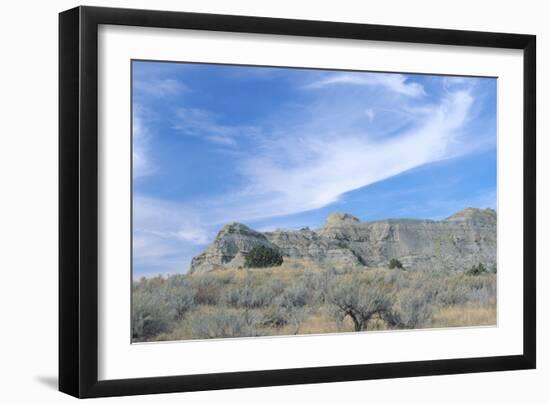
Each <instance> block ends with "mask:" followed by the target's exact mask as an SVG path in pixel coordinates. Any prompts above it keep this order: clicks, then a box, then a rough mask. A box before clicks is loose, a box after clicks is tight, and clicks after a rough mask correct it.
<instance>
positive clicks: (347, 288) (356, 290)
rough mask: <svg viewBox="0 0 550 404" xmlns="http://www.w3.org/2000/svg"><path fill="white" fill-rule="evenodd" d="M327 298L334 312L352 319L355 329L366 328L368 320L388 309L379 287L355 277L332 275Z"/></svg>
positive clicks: (384, 294)
mask: <svg viewBox="0 0 550 404" xmlns="http://www.w3.org/2000/svg"><path fill="white" fill-rule="evenodd" d="M327 300H328V301H329V302H330V303H331V304H332V305H333V308H334V309H335V314H336V315H337V316H338V317H340V319H343V318H345V317H349V318H350V319H351V321H353V328H354V330H355V331H364V330H366V329H367V326H368V322H369V321H370V320H371V319H372V318H373V317H374V316H376V315H379V316H381V315H382V314H383V313H385V312H386V311H387V310H389V309H390V301H389V298H388V296H387V294H386V293H385V292H384V291H383V290H382V289H381V288H380V287H379V285H375V284H372V283H369V282H366V281H364V280H361V279H357V278H356V277H353V276H352V277H344V278H339V277H338V276H336V277H334V278H333V279H331V280H330V281H329V284H328V285H327Z"/></svg>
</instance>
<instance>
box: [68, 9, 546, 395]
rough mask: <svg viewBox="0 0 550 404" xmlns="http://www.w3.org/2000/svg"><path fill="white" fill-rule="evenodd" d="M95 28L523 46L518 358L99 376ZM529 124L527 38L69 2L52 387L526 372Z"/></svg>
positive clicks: (531, 62) (108, 389)
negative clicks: (56, 345)
mask: <svg viewBox="0 0 550 404" xmlns="http://www.w3.org/2000/svg"><path fill="white" fill-rule="evenodd" d="M100 24H113V25H125V26H140V27H159V28H176V29H177V28H180V29H195V30H209V31H226V32H243V33H259V34H277V35H291V36H308V37H319V38H343V39H358V40H371V41H372V40H375V41H378V40H379V41H391V42H405V43H424V44H439V45H449V46H453V45H463V46H476V47H487V48H510V49H520V50H523V61H524V65H523V66H524V77H523V86H524V87H523V142H524V143H523V144H524V156H523V170H524V178H523V180H524V189H523V203H524V211H523V221H524V229H523V230H524V234H523V240H524V244H523V251H524V259H523V354H521V355H513V356H496V357H482V358H467V359H445V360H428V361H416V362H400V363H380V364H364V365H350V366H331V367H313V368H295V369H281V370H262V371H250V372H235V373H218V374H193V375H181V376H170V377H151V378H139V379H123V380H106V381H99V380H98V376H97V371H98V337H97V335H98V323H97V319H98V282H97V280H98V269H97V265H98V139H97V130H98V122H97V120H98V87H97V86H98V65H97V63H98V26H99V25H100ZM535 122H536V37H535V36H534V35H520V34H505V33H490V32H473V31H459V30H444V29H426V28H411V27H397V26H383V25H370V24H351V23H340V22H324V21H309V20H289V19H279V18H263V17H245V16H230V15H214V14H197V13H185V12H167V11H151V10H131V9H113V8H97V7H77V8H73V9H71V10H68V11H64V12H62V13H60V15H59V218H60V219H59V390H60V391H62V392H65V393H67V394H70V395H72V396H75V397H81V398H85V397H105V396H120V395H134V394H151V393H168V392H183V391H197V390H214V389H227V388H244V387H261V386H275V385H292V384H301V383H325V382H337V381H351V380H364V379H382V378H396V377H412V376H427V375H442V374H459V373H470V372H489V371H502V370H515V369H534V368H535V366H536V288H535V286H536V222H535V219H536V213H535V212H536V209H535V208H536V202H535V195H536V171H535V167H536V161H535V158H536V153H535V148H536V138H535V135H536V133H535V130H536V129H535ZM518 214H520V213H519V212H518Z"/></svg>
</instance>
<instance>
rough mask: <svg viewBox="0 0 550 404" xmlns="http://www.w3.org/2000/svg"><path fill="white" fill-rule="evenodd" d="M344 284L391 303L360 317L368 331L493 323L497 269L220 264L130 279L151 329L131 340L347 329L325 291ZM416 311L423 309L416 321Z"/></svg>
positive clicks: (346, 318) (346, 320) (349, 326)
mask: <svg viewBox="0 0 550 404" xmlns="http://www.w3.org/2000/svg"><path fill="white" fill-rule="evenodd" d="M346 284H348V285H350V284H351V285H355V284H357V285H361V286H360V287H359V289H357V288H355V292H354V293H357V294H358V297H359V298H361V295H368V294H369V293H368V292H369V290H367V289H370V288H375V289H376V290H377V291H379V292H381V293H382V295H383V296H385V297H386V300H387V302H388V304H389V305H387V306H386V307H385V308H384V310H385V311H387V312H388V313H391V316H389V317H386V316H384V314H383V312H381V313H379V314H375V315H374V316H372V317H370V318H369V319H368V320H367V321H366V322H365V328H363V329H366V330H385V329H390V328H429V327H435V328H443V327H465V326H485V325H495V324H496V275H495V274H483V275H480V276H467V275H464V274H463V273H454V272H452V273H451V272H447V273H442V272H423V271H402V270H399V269H396V270H389V269H386V268H365V267H355V268H337V269H335V268H328V269H327V268H320V267H318V266H314V265H312V264H311V263H308V262H303V261H299V260H285V262H284V263H283V265H281V266H279V267H274V268H252V269H241V268H239V269H225V270H216V271H212V272H210V273H207V274H200V275H199V274H195V275H191V276H186V275H178V276H174V277H169V278H166V279H161V278H155V279H149V280H140V281H139V282H136V283H135V284H134V289H133V293H134V302H135V303H136V302H137V303H140V304H139V305H136V307H139V310H142V311H143V310H145V311H144V312H140V313H134V314H135V315H136V316H137V317H138V318H141V319H145V320H147V321H149V322H148V323H143V324H142V326H143V327H146V328H143V327H142V328H141V329H146V330H152V331H148V332H147V334H140V333H139V330H137V331H134V341H161V340H164V341H166V340H187V339H196V338H199V339H204V338H230V337H248V336H264V335H265V336H267V335H294V334H324V333H339V332H351V331H354V323H353V322H352V321H351V319H350V317H349V316H347V315H345V313H338V308H337V307H336V306H335V305H334V304H333V303H334V302H332V301H331V300H330V299H329V298H328V295H327V293H330V291H329V289H330V287H332V288H334V287H336V288H339V287H340V285H346ZM327 287H329V289H327ZM178 288H179V289H178ZM361 288H363V289H361ZM365 288H367V289H365ZM166 291H170V293H166ZM178 291H180V292H178ZM363 291H364V292H363ZM183 295H186V296H188V297H189V296H192V298H193V299H194V303H192V304H191V305H183V303H186V301H185V302H184V301H182V299H181V296H183ZM163 296H166V297H163ZM344 296H345V293H344ZM166 299H168V300H166ZM135 303H134V304H135ZM174 305H176V307H178V308H179V309H180V311H179V313H180V315H178V316H177V317H170V316H171V315H172V314H169V313H168V311H170V313H176V312H177V310H174ZM182 310H183V311H182ZM418 313H421V314H423V316H420V320H417V319H416V318H417V317H418V316H417V314H418ZM145 320H144V321H145ZM387 321H389V322H387ZM147 327H148V328H147Z"/></svg>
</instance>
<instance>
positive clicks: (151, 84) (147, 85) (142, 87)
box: [133, 79, 190, 97]
mask: <svg viewBox="0 0 550 404" xmlns="http://www.w3.org/2000/svg"><path fill="white" fill-rule="evenodd" d="M133 88H134V91H136V92H137V93H138V94H139V93H142V94H146V95H150V96H156V97H164V96H174V95H180V94H182V93H184V92H188V91H190V90H189V87H188V86H187V85H186V84H184V83H182V82H181V81H179V80H175V79H147V80H134V84H133Z"/></svg>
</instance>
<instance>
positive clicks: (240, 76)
mask: <svg viewBox="0 0 550 404" xmlns="http://www.w3.org/2000/svg"><path fill="white" fill-rule="evenodd" d="M132 68H133V83H132V86H133V99H132V103H133V177H134V178H133V190H134V194H133V215H134V217H133V224H134V227H133V229H134V230H133V231H134V234H133V245H134V250H133V258H134V268H133V270H134V275H135V276H150V275H154V274H159V273H163V274H166V273H182V272H185V271H187V269H188V267H189V263H190V260H191V258H192V257H193V256H195V255H197V254H198V253H200V252H201V251H203V250H204V248H205V247H206V246H207V245H208V243H209V242H211V241H212V240H213V238H214V237H215V235H216V233H217V231H218V230H219V229H220V228H221V226H223V225H224V224H225V223H228V222H232V221H238V222H241V223H244V224H247V225H249V226H251V227H252V228H255V229H257V230H269V229H275V228H288V229H298V228H302V227H305V226H309V227H311V228H318V227H320V226H321V225H322V224H323V222H324V220H325V218H326V216H327V214H329V213H331V212H335V211H338V212H347V213H351V214H353V215H355V216H357V217H359V218H360V219H361V220H376V219H383V218H403V217H405V218H428V219H441V218H445V217H447V216H449V215H451V214H452V213H454V212H456V211H458V210H460V209H463V208H465V207H470V206H471V207H480V208H486V207H492V208H495V207H496V91H497V90H496V86H497V82H496V79H493V78H468V77H451V76H436V75H411V74H397V73H373V72H347V71H330V70H312V69H288V68H268V67H244V66H225V65H209V64H188V63H162V62H148V61H134V62H133V64H132Z"/></svg>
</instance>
